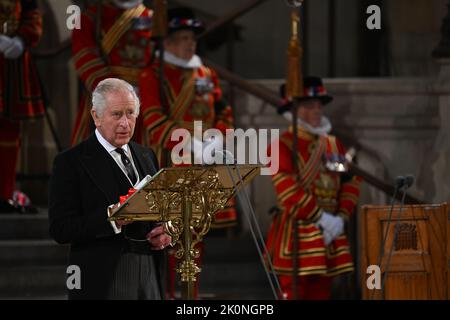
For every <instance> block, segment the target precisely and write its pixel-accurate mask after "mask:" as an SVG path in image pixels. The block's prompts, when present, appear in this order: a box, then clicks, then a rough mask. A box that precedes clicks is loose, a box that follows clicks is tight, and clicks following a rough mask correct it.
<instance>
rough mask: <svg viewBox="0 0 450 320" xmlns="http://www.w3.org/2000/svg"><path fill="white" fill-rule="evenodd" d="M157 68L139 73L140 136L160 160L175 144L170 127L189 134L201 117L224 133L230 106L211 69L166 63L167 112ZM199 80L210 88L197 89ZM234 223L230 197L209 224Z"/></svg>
mask: <svg viewBox="0 0 450 320" xmlns="http://www.w3.org/2000/svg"><path fill="white" fill-rule="evenodd" d="M157 68H158V66H154V67H153V68H150V69H147V70H146V71H144V72H143V73H142V77H141V82H140V86H139V90H140V95H141V117H142V118H143V122H144V123H143V125H144V130H143V133H144V136H143V137H142V138H141V139H142V140H143V142H144V144H145V145H148V146H151V147H152V148H153V150H155V152H156V153H157V155H158V157H159V159H160V161H161V160H162V155H163V151H164V149H165V150H169V151H170V150H171V149H172V148H173V147H174V145H176V144H177V142H173V141H171V140H170V137H171V134H172V132H173V130H175V129H177V128H185V129H188V130H189V131H190V132H191V134H192V135H193V129H194V121H202V128H203V130H206V129H209V128H216V129H219V130H220V131H221V132H222V133H223V134H225V130H226V129H229V128H232V126H233V124H232V122H233V116H232V110H231V107H230V106H229V105H227V104H223V103H222V90H221V89H220V87H219V83H218V79H217V75H216V73H215V71H214V70H212V69H211V68H208V67H205V66H201V67H200V68H194V69H185V68H180V67H177V66H174V65H172V64H169V63H165V64H164V76H165V88H164V90H165V91H164V92H165V97H166V101H167V105H168V106H170V107H169V110H168V113H167V111H166V110H164V107H163V106H162V103H161V97H160V90H159V88H160V84H159V77H158V71H157ZM199 82H202V87H203V88H209V90H207V92H203V91H202V90H201V89H199V88H198V83H199ZM196 83H197V85H196ZM200 91H201V92H200ZM235 224H236V210H235V209H234V206H233V202H232V201H230V202H229V203H228V204H227V206H226V207H225V209H224V210H222V211H220V212H219V213H217V214H216V216H215V222H214V224H213V226H212V227H213V228H223V227H229V226H233V225H235Z"/></svg>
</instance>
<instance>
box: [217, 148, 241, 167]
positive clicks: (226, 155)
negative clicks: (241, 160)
mask: <svg viewBox="0 0 450 320" xmlns="http://www.w3.org/2000/svg"><path fill="white" fill-rule="evenodd" d="M216 152H217V154H218V155H221V156H222V158H223V160H224V164H236V161H237V160H236V158H235V157H234V156H233V154H232V153H231V152H230V151H228V150H227V149H222V150H216Z"/></svg>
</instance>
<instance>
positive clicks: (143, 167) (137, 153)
mask: <svg viewBox="0 0 450 320" xmlns="http://www.w3.org/2000/svg"><path fill="white" fill-rule="evenodd" d="M128 146H129V147H130V149H131V152H132V154H133V159H135V165H136V167H137V170H138V171H139V176H140V178H141V179H143V178H144V177H145V176H146V175H147V174H150V175H154V174H155V173H156V171H155V170H156V169H155V168H154V166H151V164H150V162H151V161H152V160H151V159H149V158H148V157H147V156H146V155H145V150H143V149H142V147H141V148H139V145H137V144H136V143H134V142H132V141H130V143H129V144H128Z"/></svg>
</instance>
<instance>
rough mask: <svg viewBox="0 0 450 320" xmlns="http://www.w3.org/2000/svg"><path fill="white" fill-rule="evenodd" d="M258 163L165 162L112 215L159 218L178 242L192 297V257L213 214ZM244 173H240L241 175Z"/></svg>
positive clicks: (180, 271) (249, 177) (185, 281)
mask: <svg viewBox="0 0 450 320" xmlns="http://www.w3.org/2000/svg"><path fill="white" fill-rule="evenodd" d="M260 168H261V166H260V165H214V166H193V167H176V168H165V169H161V170H160V171H158V173H157V174H156V175H154V176H153V177H152V178H151V179H150V180H149V181H148V182H147V183H146V184H145V185H144V186H143V187H142V188H140V189H139V190H137V191H136V192H135V193H134V194H132V195H131V196H130V197H129V198H128V199H127V200H126V201H125V202H124V203H122V204H121V205H120V206H119V207H118V208H116V209H115V210H113V211H112V212H111V217H110V220H111V221H114V220H118V219H124V220H128V221H155V222H156V221H160V222H162V223H163V225H164V229H165V230H166V233H167V234H169V235H170V236H171V237H172V244H175V243H177V244H178V247H177V248H178V250H177V251H176V253H175V257H176V258H177V259H178V261H179V262H178V266H177V268H176V271H177V273H178V274H180V276H181V282H182V284H183V291H182V298H183V299H193V296H194V282H195V281H196V280H197V279H196V275H197V274H198V273H199V272H200V271H201V270H200V268H199V267H198V266H197V265H196V263H195V261H194V258H195V257H197V256H198V255H199V252H198V250H197V249H195V245H196V244H197V243H199V242H201V241H202V239H203V236H205V235H206V234H207V233H208V231H209V228H210V226H211V222H212V221H213V219H214V214H215V213H216V212H217V211H218V210H221V209H223V208H224V206H225V204H226V203H227V201H228V200H229V199H231V198H232V197H233V196H234V195H235V194H236V192H238V191H239V189H240V188H241V187H243V186H244V185H246V184H247V183H249V182H250V181H251V180H252V179H253V178H254V177H255V176H257V175H258V174H259V172H260ZM241 178H242V179H241Z"/></svg>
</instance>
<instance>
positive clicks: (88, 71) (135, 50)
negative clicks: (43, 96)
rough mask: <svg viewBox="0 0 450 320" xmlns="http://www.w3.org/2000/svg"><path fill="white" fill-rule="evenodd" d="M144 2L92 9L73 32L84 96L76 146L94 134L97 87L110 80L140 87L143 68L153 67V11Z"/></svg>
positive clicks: (117, 1)
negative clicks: (93, 106)
mask: <svg viewBox="0 0 450 320" xmlns="http://www.w3.org/2000/svg"><path fill="white" fill-rule="evenodd" d="M142 2H143V0H132V1H121V0H110V1H104V4H100V5H92V6H89V7H87V9H86V11H85V12H84V13H83V14H82V15H81V28H80V29H74V30H73V33H72V53H73V60H74V63H75V69H76V70H77V73H78V75H79V77H80V79H81V82H82V84H83V87H84V88H83V89H84V94H83V95H82V97H81V101H80V107H79V110H78V113H77V118H76V121H75V126H74V128H73V130H72V139H71V140H72V144H77V143H79V142H81V141H83V140H84V139H86V138H87V137H88V136H89V134H90V133H91V132H92V130H91V129H92V126H93V124H92V121H91V115H90V113H89V112H90V109H91V104H90V101H91V93H92V90H93V89H94V88H95V87H96V86H97V84H98V83H99V82H100V81H101V80H103V79H106V78H120V79H124V80H126V81H127V82H129V83H130V84H131V85H133V86H135V87H137V86H138V83H139V77H140V73H141V71H142V69H143V68H144V67H146V66H148V65H149V64H150V60H151V54H152V51H153V49H152V43H151V41H150V38H151V26H152V16H153V11H152V10H150V9H148V8H146V7H145V6H144V5H143V4H142ZM139 130H140V124H139V123H137V124H136V131H139Z"/></svg>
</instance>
